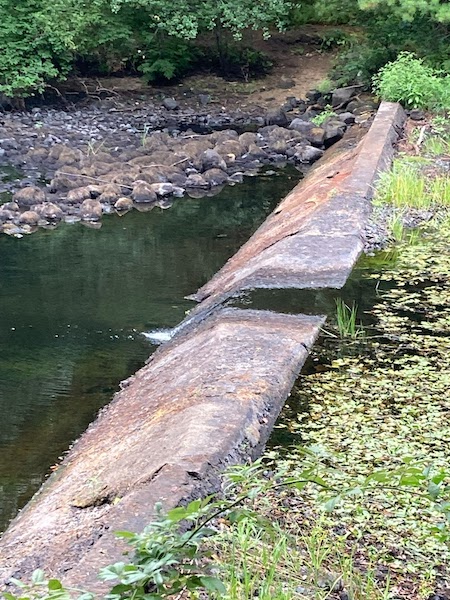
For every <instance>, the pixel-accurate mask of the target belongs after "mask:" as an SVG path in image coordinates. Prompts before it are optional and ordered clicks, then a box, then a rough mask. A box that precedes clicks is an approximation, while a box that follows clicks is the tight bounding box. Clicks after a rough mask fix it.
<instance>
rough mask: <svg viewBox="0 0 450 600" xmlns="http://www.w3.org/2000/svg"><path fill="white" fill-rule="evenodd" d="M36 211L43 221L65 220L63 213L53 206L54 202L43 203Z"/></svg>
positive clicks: (36, 207) (35, 208)
mask: <svg viewBox="0 0 450 600" xmlns="http://www.w3.org/2000/svg"><path fill="white" fill-rule="evenodd" d="M34 210H35V211H36V212H37V213H38V214H39V216H40V218H41V219H45V220H46V221H53V222H57V221H61V219H62V218H63V216H64V215H63V211H62V210H61V209H60V208H59V206H56V204H53V202H43V203H42V204H38V205H37V206H35V207H34Z"/></svg>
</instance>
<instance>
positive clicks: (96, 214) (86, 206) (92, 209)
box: [80, 200, 102, 221]
mask: <svg viewBox="0 0 450 600" xmlns="http://www.w3.org/2000/svg"><path fill="white" fill-rule="evenodd" d="M80 217H81V219H82V220H83V221H98V220H99V219H101V218H102V205H101V203H100V202H99V200H84V202H83V203H82V204H81V206H80Z"/></svg>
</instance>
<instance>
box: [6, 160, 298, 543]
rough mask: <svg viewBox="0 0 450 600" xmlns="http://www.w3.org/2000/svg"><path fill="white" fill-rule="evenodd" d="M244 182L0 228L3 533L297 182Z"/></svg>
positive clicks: (292, 176) (289, 174)
mask: <svg viewBox="0 0 450 600" xmlns="http://www.w3.org/2000/svg"><path fill="white" fill-rule="evenodd" d="M298 177H299V173H297V172H296V171H293V170H292V171H285V172H283V173H282V174H280V175H279V176H276V177H271V178H268V177H259V178H252V179H248V180H246V182H245V183H244V184H242V185H240V186H236V187H234V188H226V189H225V190H224V191H223V192H222V193H221V194H220V195H218V196H215V197H213V198H203V199H199V200H193V199H181V200H179V201H178V202H177V203H175V204H174V205H173V207H172V208H170V209H169V210H165V211H162V210H161V209H159V208H155V209H153V210H152V211H151V212H149V213H143V214H139V213H137V212H132V213H129V214H128V215H126V216H124V217H122V218H119V217H117V216H111V217H106V218H105V219H104V221H103V226H102V228H101V229H100V230H93V229H88V228H86V227H83V226H82V225H81V224H76V225H64V226H61V227H59V228H58V229H56V230H55V231H40V232H38V233H35V234H32V235H30V236H28V237H24V238H22V239H20V240H17V239H11V238H8V237H7V236H0V257H1V261H0V412H1V418H2V426H1V428H0V531H1V530H2V529H4V527H5V525H6V524H7V522H8V520H9V519H10V518H11V517H13V516H14V515H15V514H16V512H17V510H18V509H19V508H20V507H21V506H23V505H24V503H25V502H26V501H27V500H28V499H29V497H30V496H31V495H32V494H33V493H34V491H35V490H36V489H37V488H38V487H39V485H40V484H41V482H42V480H43V478H44V476H45V474H46V473H48V470H49V467H50V465H52V464H54V463H55V462H56V461H57V460H58V457H59V456H60V455H61V453H63V452H64V451H65V450H66V449H67V448H68V446H69V444H70V442H71V441H72V440H73V439H75V438H76V437H77V436H78V435H79V434H80V433H81V432H82V431H83V430H84V429H85V427H86V425H87V424H88V423H89V422H90V421H91V420H92V419H93V417H94V416H95V414H96V412H97V411H98V409H99V408H100V407H101V406H103V405H104V404H105V403H107V402H108V401H109V400H110V398H111V397H112V395H113V393H114V391H115V390H116V389H117V384H118V382H119V381H120V380H121V379H123V378H125V377H127V376H129V375H130V374H132V373H133V372H134V371H135V370H136V369H137V368H139V367H140V366H141V365H142V364H143V362H144V361H145V359H146V358H147V356H148V355H149V354H150V352H151V351H152V347H151V346H150V345H149V343H148V341H147V340H146V339H145V338H144V337H143V336H142V335H140V332H142V331H145V330H149V329H154V328H159V327H173V326H174V325H176V324H177V323H179V322H180V321H181V320H182V319H183V317H184V315H185V311H186V310H188V309H189V308H190V307H191V306H192V303H190V302H188V301H186V300H184V299H183V297H184V296H185V295H187V294H189V293H192V292H193V291H195V290H196V289H197V288H198V287H199V286H201V285H203V284H204V283H205V282H206V281H207V280H208V279H209V278H210V277H211V276H212V275H213V274H214V273H215V272H216V271H217V270H218V269H219V268H220V267H221V266H222V265H223V264H224V262H225V261H226V260H227V259H228V258H229V257H230V256H231V255H232V254H234V252H235V251H236V250H237V249H238V248H239V247H240V246H241V245H242V244H243V243H244V242H245V241H246V240H247V239H248V237H249V236H250V235H251V233H252V232H253V231H254V230H255V228H256V227H257V226H258V225H259V224H260V223H261V222H262V221H263V220H264V218H265V216H266V215H267V214H268V213H269V212H270V211H271V210H272V209H273V208H274V206H275V205H276V204H277V203H278V201H279V200H280V199H281V198H282V197H283V196H284V195H285V194H286V193H287V191H288V190H289V189H291V188H292V187H293V185H294V184H295V183H296V182H297V180H298Z"/></svg>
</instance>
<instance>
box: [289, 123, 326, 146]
mask: <svg viewBox="0 0 450 600" xmlns="http://www.w3.org/2000/svg"><path fill="white" fill-rule="evenodd" d="M289 128H290V129H293V130H294V131H298V132H299V133H301V134H302V135H303V137H304V138H306V139H307V140H308V142H309V143H310V144H312V145H313V146H322V144H323V142H324V138H325V130H324V129H323V128H322V127H316V126H315V125H314V123H311V121H305V120H304V119H294V120H293V121H292V123H291V124H290V125H289Z"/></svg>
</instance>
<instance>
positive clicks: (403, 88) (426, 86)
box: [373, 52, 450, 109]
mask: <svg viewBox="0 0 450 600" xmlns="http://www.w3.org/2000/svg"><path fill="white" fill-rule="evenodd" d="M373 88H374V91H375V93H376V94H377V95H378V96H379V97H380V98H382V99H383V100H389V101H391V102H401V103H402V104H403V105H404V106H406V107H408V108H428V109H431V108H445V107H446V106H449V105H450V100H449V98H448V97H447V96H448V94H449V92H450V79H449V77H440V73H439V72H438V71H436V70H434V69H433V68H431V67H429V66H427V65H426V64H424V61H423V59H420V58H417V57H416V56H414V54H412V53H411V52H401V53H400V54H399V56H398V58H397V59H396V60H395V61H393V62H390V63H388V64H386V65H385V66H384V67H382V68H381V69H380V71H379V72H378V74H377V75H375V76H374V78H373Z"/></svg>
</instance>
